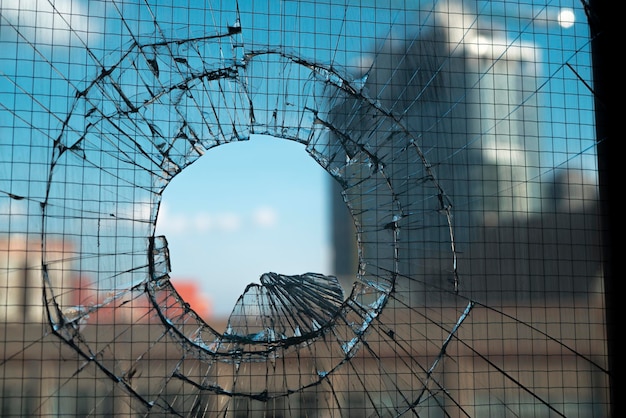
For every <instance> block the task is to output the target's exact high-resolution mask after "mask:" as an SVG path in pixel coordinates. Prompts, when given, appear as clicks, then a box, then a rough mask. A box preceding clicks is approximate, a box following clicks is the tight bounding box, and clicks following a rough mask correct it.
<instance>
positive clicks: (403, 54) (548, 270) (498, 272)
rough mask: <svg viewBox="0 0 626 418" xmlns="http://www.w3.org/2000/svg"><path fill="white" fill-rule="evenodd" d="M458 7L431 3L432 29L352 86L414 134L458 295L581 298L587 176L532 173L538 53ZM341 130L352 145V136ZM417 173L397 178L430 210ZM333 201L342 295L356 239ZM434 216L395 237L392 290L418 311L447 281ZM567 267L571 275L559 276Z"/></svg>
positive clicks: (594, 264)
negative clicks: (441, 196) (446, 219)
mask: <svg viewBox="0 0 626 418" xmlns="http://www.w3.org/2000/svg"><path fill="white" fill-rule="evenodd" d="M466 4H467V2H466V3H461V2H455V1H448V2H439V3H438V7H437V9H436V10H435V12H434V13H433V17H432V20H431V22H432V26H428V25H423V28H424V29H423V30H422V31H421V32H420V33H418V34H416V35H415V38H411V39H397V38H391V39H390V40H387V41H386V42H385V43H384V44H382V45H380V46H379V47H378V48H377V50H376V51H374V52H373V53H372V58H371V59H370V58H369V57H368V56H365V57H364V58H363V59H362V60H361V65H360V68H361V73H360V74H356V77H362V76H363V75H367V81H366V88H367V93H368V94H369V95H370V96H371V97H373V98H374V99H376V100H377V102H378V103H380V105H381V106H382V107H384V108H385V109H388V110H390V111H391V112H392V113H393V114H394V115H396V117H397V118H398V119H399V120H400V121H401V122H402V123H403V124H404V125H405V126H406V127H407V128H408V129H409V130H410V131H411V132H412V133H413V136H414V138H416V143H417V144H418V146H419V148H420V150H421V152H422V153H423V155H424V158H425V159H426V160H427V162H428V164H429V165H430V166H431V167H432V173H433V175H434V178H435V180H436V181H437V182H438V184H439V185H440V186H441V188H442V190H443V191H444V192H445V194H446V198H448V199H449V200H450V202H451V215H452V218H451V224H452V230H453V232H454V244H455V252H456V256H457V262H458V263H457V273H458V277H460V282H459V285H460V290H461V292H462V294H464V295H467V296H470V297H472V298H475V299H476V300H479V301H481V302H486V303H496V304H500V303H503V302H504V301H513V300H528V299H529V298H545V297H550V296H555V293H554V292H558V291H562V292H564V293H567V294H571V293H572V292H573V293H581V292H582V293H584V292H587V291H588V290H589V289H591V288H592V287H593V286H594V284H596V282H597V280H598V278H599V273H600V253H599V248H600V236H599V233H598V231H599V218H598V213H597V210H596V206H597V205H596V202H597V196H596V194H597V191H596V189H595V185H594V181H593V178H589V177H588V176H586V175H585V172H584V170H577V169H574V168H572V169H570V170H566V171H563V170H557V171H554V172H551V173H549V175H550V177H549V176H545V175H544V176H542V175H541V174H542V173H541V172H540V141H541V137H540V129H539V120H540V116H539V112H540V109H541V108H542V107H541V106H540V105H541V103H540V102H541V96H540V95H539V94H537V90H538V82H537V79H538V77H539V75H540V73H541V70H542V69H541V62H542V59H541V57H540V52H539V50H538V49H537V48H535V46H534V45H532V44H528V43H522V42H519V41H514V40H510V39H507V38H506V36H505V33H504V30H503V29H502V28H500V27H496V26H494V24H493V23H492V22H487V23H486V24H485V23H484V22H482V21H480V20H479V19H478V17H477V16H476V15H475V14H473V13H472V11H471V10H469V9H468V7H467V6H466ZM346 109H347V110H346ZM353 109H354V107H353V106H346V107H344V108H338V109H336V114H335V117H336V118H338V119H341V118H343V119H345V120H357V121H359V120H360V118H358V117H354V112H355V111H354V110H353ZM356 112H358V110H357V111H356ZM349 128H352V129H354V133H355V135H358V129H359V126H356V125H355V126H349ZM384 134H386V133H384V132H382V133H381V135H384ZM398 163H399V164H402V163H403V161H400V160H398ZM415 165H416V164H413V166H412V167H409V168H407V169H406V172H407V179H408V176H409V175H410V176H412V179H417V180H413V181H414V182H415V183H413V185H412V186H407V187H412V189H410V190H409V191H408V192H406V193H407V196H408V197H407V198H408V199H411V201H412V202H415V201H424V202H427V201H428V200H429V199H430V200H431V201H433V200H436V198H437V193H438V190H436V189H435V188H434V187H432V184H429V182H428V177H429V174H430V173H428V172H426V170H425V168H424V167H423V165H419V166H417V167H416V166H415ZM420 178H421V179H424V180H425V181H424V182H423V183H422V184H420V183H419V181H418V180H419V179H420ZM564 178H567V179H568V182H564V181H563V179H564ZM407 181H409V180H407ZM566 184H567V187H568V188H569V189H568V190H566V189H565V186H566ZM573 189H579V190H577V191H576V192H575V191H574V190H573ZM340 192H341V190H340V187H339V186H338V185H333V188H332V196H331V202H332V209H331V211H332V226H331V228H332V240H333V246H334V266H333V267H334V271H333V274H335V275H337V276H338V277H339V278H340V279H341V280H342V282H343V283H344V286H345V287H350V286H351V283H352V282H354V280H355V278H356V274H357V266H358V255H357V242H356V241H357V238H356V231H355V228H354V219H353V218H352V216H351V215H350V213H349V211H348V210H347V208H346V204H345V203H344V202H343V200H342V196H341V193H340ZM583 192H584V193H583ZM576 193H578V195H576ZM436 209H437V208H436V207H434V208H433V206H431V207H428V206H426V204H425V205H424V207H423V211H422V215H423V216H422V217H423V224H421V225H416V227H414V228H406V229H403V230H401V232H400V239H401V240H402V243H400V245H401V248H402V250H403V251H402V252H401V255H400V271H402V272H408V275H409V276H410V278H409V280H405V281H404V282H402V283H400V285H401V287H400V288H402V289H404V290H405V291H406V292H408V293H410V294H411V299H412V300H413V301H414V302H416V303H420V304H422V303H430V304H434V305H437V304H440V303H441V302H442V298H444V299H445V297H446V293H447V292H450V290H449V289H452V287H451V286H450V283H452V282H453V281H455V280H457V277H455V275H454V272H453V267H452V261H451V260H452V250H451V246H450V242H451V238H450V231H449V228H447V225H443V224H437V223H436V220H435V217H434V216H433V215H431V213H434V211H435V210H436ZM356 216H358V215H356ZM572 231H576V232H575V234H572ZM571 260H575V264H576V267H573V268H568V267H564V264H565V263H566V262H570V261H571ZM446 289H448V290H446Z"/></svg>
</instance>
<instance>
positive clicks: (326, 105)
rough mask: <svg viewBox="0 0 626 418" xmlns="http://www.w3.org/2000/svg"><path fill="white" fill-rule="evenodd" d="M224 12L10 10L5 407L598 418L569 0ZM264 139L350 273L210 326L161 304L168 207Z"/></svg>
mask: <svg viewBox="0 0 626 418" xmlns="http://www.w3.org/2000/svg"><path fill="white" fill-rule="evenodd" d="M218 3H219V4H215V5H207V6H203V7H202V8H199V9H195V8H194V7H195V6H191V5H190V6H189V8H186V7H180V6H178V5H176V4H175V2H172V3H171V4H170V3H168V2H151V1H146V2H143V3H140V2H137V3H134V2H130V3H127V2H126V3H121V2H116V1H115V2H90V3H89V5H87V3H84V4H83V3H72V5H73V7H69V6H68V5H69V4H70V3H67V4H66V2H60V3H59V2H51V3H45V4H39V3H38V4H37V7H33V8H32V10H31V9H30V8H29V7H26V6H24V5H22V4H20V5H4V4H3V5H2V6H1V9H0V11H1V15H0V17H1V19H2V20H1V22H2V25H1V27H0V30H1V31H2V32H1V34H2V41H1V43H2V48H4V50H5V52H4V53H3V55H2V57H1V61H0V70H1V71H2V73H1V80H0V86H2V93H1V94H0V98H1V99H2V100H1V102H0V112H1V115H2V127H1V128H2V138H1V139H0V150H1V151H0V155H1V157H0V159H1V160H2V163H3V167H2V168H0V207H1V208H2V217H3V218H2V221H1V222H0V233H2V235H3V238H2V240H3V244H2V245H4V247H3V248H2V249H1V251H2V252H1V253H0V254H1V255H2V257H3V258H2V261H1V262H0V266H2V268H3V273H2V275H3V276H2V277H3V279H2V280H3V282H2V283H1V284H0V286H1V288H2V289H1V290H0V291H1V292H2V294H0V297H2V304H3V305H4V306H5V308H3V315H4V318H5V320H6V325H5V328H6V330H5V343H4V346H3V350H4V359H5V360H4V361H3V362H2V366H3V370H4V376H6V377H5V378H4V382H3V389H4V393H9V392H8V390H9V389H8V388H9V386H10V384H11V382H12V379H18V378H19V379H22V382H25V383H23V386H24V387H29V388H30V386H29V385H34V386H33V389H32V391H33V393H38V394H39V395H37V396H35V395H33V396H35V399H37V402H35V403H34V404H33V403H30V405H28V406H27V401H26V399H27V398H23V401H22V409H23V408H27V407H28V408H33V411H34V412H36V413H41V414H46V413H55V412H56V413H67V412H69V411H70V410H69V409H68V408H70V409H71V412H73V413H76V414H85V415H98V414H100V413H113V412H117V413H134V414H138V415H148V414H150V416H152V415H155V414H164V415H176V416H222V415H224V416H239V414H245V415H254V414H259V416H263V414H269V415H272V416H278V415H285V416H292V415H293V416H303V415H305V414H312V415H315V413H319V414H320V415H324V414H325V413H328V414H329V415H331V416H353V415H354V414H362V415H370V416H402V415H419V416H456V415H459V416H481V415H484V414H486V413H487V411H491V412H492V413H493V412H494V411H495V412H496V414H497V415H502V416H508V415H509V414H510V415H511V416H517V415H524V414H527V413H528V411H533V412H534V413H537V414H545V415H546V416H548V415H549V416H572V415H580V416H586V415H587V413H591V414H597V415H601V414H602V411H604V409H603V408H605V407H606V405H605V404H606V401H607V399H606V397H607V396H608V394H607V386H608V383H607V382H608V372H607V364H606V347H605V345H604V340H603V338H604V334H603V316H602V315H603V312H602V310H603V299H602V289H601V287H602V282H601V278H602V277H601V266H600V259H601V258H600V244H599V237H598V230H599V228H598V224H599V218H598V215H597V214H596V212H595V200H594V191H595V184H594V181H593V180H588V178H587V177H586V176H585V175H587V174H590V173H591V174H592V175H593V173H594V172H595V154H594V152H595V150H594V147H593V144H594V133H593V126H594V122H593V121H594V117H593V107H592V103H593V95H592V91H591V90H590V89H589V85H591V84H592V83H591V81H590V80H591V75H590V66H591V64H590V58H589V41H590V40H589V36H588V29H587V24H586V22H585V21H584V20H585V13H584V8H583V6H584V4H578V3H574V2H567V1H563V2H560V3H558V4H540V3H539V2H537V3H536V4H535V3H533V4H526V3H524V4H521V3H520V4H515V5H513V4H512V3H511V2H477V3H476V4H474V5H469V4H467V3H462V2H455V1H441V2H435V3H432V4H431V3H430V2H420V3H417V4H415V5H414V4H409V3H407V4H402V5H400V4H398V5H395V4H394V5H393V7H389V6H388V5H382V4H379V2H372V3H371V4H369V3H368V4H360V3H355V4H350V3H346V4H341V5H336V4H332V3H325V2H290V1H285V2H276V3H272V4H268V5H259V4H254V5H252V4H248V3H246V4H236V3H234V2H233V4H232V5H231V4H227V3H220V2H218ZM561 3H563V4H561ZM564 11H568V12H569V13H571V14H564ZM35 18H36V19H35ZM574 19H577V20H576V21H575V20H574ZM31 20H32V21H34V22H35V23H34V26H31V25H29V24H28V23H29V22H31ZM572 27H573V29H570V28H572ZM556 40H559V41H560V46H559V47H555V46H554V43H555V42H556ZM74 63H75V64H74ZM572 94H574V95H575V99H572V98H571V95H572ZM255 135H269V136H273V137H276V138H280V139H283V140H289V141H295V142H298V143H300V144H302V145H303V147H304V149H305V151H306V152H307V153H308V155H310V157H311V158H313V159H314V160H315V161H316V162H317V163H318V164H319V165H320V166H321V167H322V168H323V169H324V170H325V171H326V172H328V173H329V174H330V175H331V176H332V177H333V179H334V180H335V187H336V188H337V190H338V191H337V195H338V196H341V199H342V202H343V205H344V207H345V209H346V210H345V213H344V214H343V216H347V217H346V218H345V219H344V221H342V222H344V223H345V222H348V223H349V224H350V225H351V226H352V227H353V232H352V235H351V238H352V239H353V240H354V242H355V247H356V253H357V260H356V262H354V263H352V264H350V265H349V267H350V268H351V269H353V271H350V272H348V274H344V275H340V274H338V273H336V272H333V271H327V272H302V273H301V274H297V275H287V274H284V273H281V272H272V271H268V272H263V271H260V272H259V280H258V282H253V283H251V284H250V285H248V286H247V287H246V288H245V289H242V291H241V296H240V298H239V299H238V300H237V302H236V303H235V305H234V306H233V309H232V313H231V314H230V316H229V317H228V318H224V320H223V321H221V322H220V321H207V320H206V318H202V317H201V316H200V315H198V314H197V313H196V312H195V311H194V310H193V308H192V307H191V306H189V304H187V303H186V302H185V300H184V298H182V297H181V296H180V295H179V293H178V292H177V289H176V285H175V283H172V280H171V278H172V277H173V275H174V274H175V270H174V271H173V270H172V266H171V265H170V264H171V263H170V255H169V253H170V251H171V249H170V248H169V247H168V242H167V238H166V237H165V236H158V235H156V234H155V229H156V222H157V219H158V217H159V210H160V207H161V203H162V195H163V192H164V190H165V189H166V187H167V186H168V184H169V183H170V182H171V181H172V179H173V178H174V177H175V176H176V175H178V174H179V173H180V172H182V171H183V170H184V169H185V168H186V167H188V166H190V165H191V164H193V163H194V162H195V161H197V160H198V159H199V158H202V156H203V155H204V154H206V153H209V152H211V150H212V149H213V148H215V147H218V146H223V145H225V144H229V143H233V142H240V141H247V140H249V139H250V138H251V137H253V136H255ZM566 167H567V168H568V169H567V170H565V171H561V169H563V168H566ZM577 167H580V168H577ZM563 173H564V174H563ZM577 174H580V177H577V176H576V175H577ZM549 179H552V181H549ZM210 181H220V179H211V180H210ZM559 187H560V188H559ZM201 192H202V191H200V190H199V191H198V193H201ZM303 204H306V202H304V203H303ZM563 205H565V206H567V207H566V208H565V207H563ZM346 214H347V215H346ZM338 216H339V215H338ZM581 225H582V226H581ZM302 238H303V239H306V237H302ZM339 254H341V253H339ZM244 256H245V255H241V254H234V255H233V260H232V262H233V263H239V262H242V257H244ZM211 280H213V281H214V283H215V284H214V285H215V286H218V285H219V277H214V278H211ZM29 293H33V294H35V295H36V296H34V297H30V296H27V294H29ZM574 318H575V320H574ZM42 319H43V320H42ZM11 327H13V328H15V329H16V330H17V331H18V333H17V334H15V335H19V337H15V338H17V340H16V341H14V340H13V339H12V338H13V337H12V335H13V333H12V331H11V329H12V328H11ZM43 353H45V354H43ZM48 353H50V354H48ZM28 359H37V361H38V362H39V364H42V365H44V364H46V365H47V364H53V365H54V366H53V367H52V368H51V369H50V371H49V372H44V371H40V372H38V371H36V370H35V371H32V370H30V369H28V368H27V367H25V366H23V365H22V366H20V368H18V369H19V370H18V371H17V372H16V371H15V367H14V366H15V362H16V361H22V362H24V361H26V360H28ZM468 359H469V360H468ZM555 379H556V380H555ZM572 379H573V380H575V381H576V382H577V383H576V386H572V384H571V383H570V382H571V381H572ZM85 382H91V383H89V384H87V385H85ZM554 382H558V383H556V384H554ZM72 396H73V397H72ZM67 398H70V399H73V401H72V402H71V405H72V406H71V407H70V406H67V402H65V400H66V399H67ZM79 398H83V400H82V401H79V400H78V399H79ZM3 399H4V398H3ZM23 410H24V409H23ZM316 411H317V412H316Z"/></svg>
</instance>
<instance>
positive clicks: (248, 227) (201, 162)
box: [157, 136, 332, 314]
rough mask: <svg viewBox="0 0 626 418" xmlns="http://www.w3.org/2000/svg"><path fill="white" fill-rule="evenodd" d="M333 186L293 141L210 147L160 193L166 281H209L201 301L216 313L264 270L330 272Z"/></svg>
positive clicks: (225, 310)
mask: <svg viewBox="0 0 626 418" xmlns="http://www.w3.org/2000/svg"><path fill="white" fill-rule="evenodd" d="M331 181H332V179H331V177H330V175H328V174H327V173H326V172H325V171H324V170H323V169H322V168H321V167H320V166H319V165H318V164H317V162H315V160H314V159H313V158H311V157H310V156H309V155H308V154H307V152H306V151H305V149H304V146H303V145H302V144H299V143H296V142H293V141H288V140H284V139H277V138H273V137H268V136H253V137H252V138H251V139H250V140H249V141H246V142H237V143H231V144H226V145H222V146H219V147H216V148H214V149H211V150H210V151H209V152H207V153H206V154H205V155H204V156H202V157H200V158H199V159H198V160H197V161H195V162H194V163H193V164H192V165H190V166H189V167H187V168H185V170H183V171H182V172H181V173H180V174H179V175H178V176H176V177H175V178H174V179H173V180H172V182H171V183H170V184H169V185H168V186H167V188H166V189H165V191H164V193H163V201H162V204H161V205H162V206H161V211H160V213H159V217H158V220H157V234H162V235H165V236H166V237H167V240H168V244H169V249H170V257H171V263H172V280H173V281H174V283H176V280H177V279H178V280H180V279H185V280H186V279H194V280H199V281H201V282H203V283H205V284H208V283H211V284H210V285H209V286H204V289H205V291H206V296H207V297H208V298H209V299H210V300H211V302H212V304H213V307H214V310H215V313H216V314H222V313H229V312H230V309H231V308H232V307H233V306H234V303H235V302H236V300H237V297H239V295H240V294H241V293H242V292H243V289H244V288H245V286H246V285H247V284H248V283H252V282H258V279H259V277H260V275H261V274H262V273H265V272H270V271H273V272H277V273H283V274H301V273H306V272H318V273H325V274H329V273H330V271H329V269H330V265H329V263H330V241H329V234H330V225H329V210H328V209H329V192H328V189H329V185H330V182H331Z"/></svg>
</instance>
